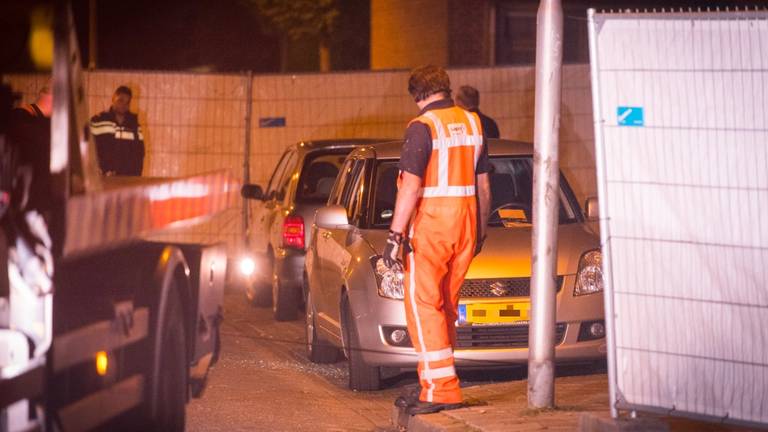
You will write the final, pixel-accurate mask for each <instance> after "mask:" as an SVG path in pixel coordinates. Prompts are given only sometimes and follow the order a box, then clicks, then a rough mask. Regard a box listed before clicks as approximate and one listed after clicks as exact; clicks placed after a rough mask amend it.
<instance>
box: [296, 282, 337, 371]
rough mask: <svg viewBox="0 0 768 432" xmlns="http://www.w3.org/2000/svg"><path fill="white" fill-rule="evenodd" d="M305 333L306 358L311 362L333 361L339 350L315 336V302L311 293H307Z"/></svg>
mask: <svg viewBox="0 0 768 432" xmlns="http://www.w3.org/2000/svg"><path fill="white" fill-rule="evenodd" d="M304 316H305V318H306V320H305V329H306V331H305V334H306V335H307V358H308V359H309V361H311V362H312V363H333V362H335V361H336V359H337V358H339V350H338V349H336V347H335V346H333V345H331V344H330V343H329V342H325V341H322V340H320V339H319V338H318V337H317V327H316V324H315V322H316V321H315V304H314V303H313V300H312V293H309V294H307V307H306V313H305V314H304Z"/></svg>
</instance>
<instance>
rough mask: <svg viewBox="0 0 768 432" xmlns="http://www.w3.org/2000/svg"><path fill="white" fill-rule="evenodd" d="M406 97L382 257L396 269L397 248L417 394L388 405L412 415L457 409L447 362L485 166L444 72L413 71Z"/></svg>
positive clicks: (482, 204)
mask: <svg viewBox="0 0 768 432" xmlns="http://www.w3.org/2000/svg"><path fill="white" fill-rule="evenodd" d="M408 91H409V93H410V94H411V96H412V97H413V98H414V100H415V102H416V105H417V106H418V107H419V109H420V110H421V112H420V113H419V116H418V117H416V118H415V119H413V120H412V121H411V122H410V123H409V125H408V128H407V130H406V133H405V144H404V145H403V149H402V152H401V156H400V166H399V168H400V177H399V179H398V193H397V199H396V201H395V214H394V216H393V218H392V224H391V226H390V231H389V236H388V238H387V245H386V247H385V251H384V256H383V259H384V262H385V264H386V265H387V266H389V267H390V268H397V267H399V266H400V265H401V264H400V263H399V261H398V253H399V252H400V249H401V248H402V249H404V254H405V256H404V261H405V265H404V270H405V308H406V319H407V324H408V332H409V335H410V337H411V340H412V341H413V345H414V348H415V350H416V352H417V354H418V358H419V360H418V372H419V383H420V390H419V392H418V395H405V396H403V397H400V398H398V399H397V400H396V401H395V405H396V406H398V407H401V408H403V409H405V410H406V412H407V413H408V414H411V415H415V414H424V413H431V412H437V411H441V410H445V409H455V408H458V407H460V406H461V402H462V396H461V390H460V388H459V379H458V377H457V376H456V370H455V368H454V358H453V347H454V346H455V344H456V328H455V323H456V319H457V317H458V315H457V309H458V301H459V289H460V288H461V285H462V282H463V281H464V276H465V275H466V272H467V269H468V268H469V264H470V262H471V261H472V258H473V256H475V255H477V253H479V251H480V248H481V247H482V244H483V239H484V238H485V230H486V224H487V221H488V213H489V207H490V195H491V194H490V184H489V179H488V172H489V171H490V167H491V166H490V161H489V160H488V150H487V146H486V144H485V140H484V138H483V130H482V124H481V122H480V119H479V118H478V116H477V115H476V114H474V113H471V112H469V111H466V110H464V109H461V108H459V107H457V106H455V105H454V103H453V100H452V99H451V97H450V95H451V84H450V80H449V78H448V74H447V73H446V72H445V70H443V69H442V68H439V67H435V66H423V67H420V68H417V69H415V70H413V72H412V73H411V76H410V78H409V80H408ZM478 218H479V220H478ZM403 246H405V247H403Z"/></svg>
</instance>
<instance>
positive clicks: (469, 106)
mask: <svg viewBox="0 0 768 432" xmlns="http://www.w3.org/2000/svg"><path fill="white" fill-rule="evenodd" d="M456 105H458V106H460V107H462V108H464V109H465V110H467V111H470V112H473V113H475V114H477V116H478V117H480V123H482V124H483V132H484V134H485V137H486V138H498V137H499V126H498V125H497V124H496V121H495V120H494V119H492V118H490V117H488V116H487V115H485V114H483V113H481V112H480V92H479V91H477V89H476V88H474V87H471V86H461V87H460V88H459V92H458V93H457V94H456Z"/></svg>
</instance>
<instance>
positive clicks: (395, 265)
mask: <svg viewBox="0 0 768 432" xmlns="http://www.w3.org/2000/svg"><path fill="white" fill-rule="evenodd" d="M402 244H403V233H399V232H394V231H389V235H388V236H387V244H386V246H384V253H383V254H382V256H381V258H382V259H383V260H384V265H386V266H387V267H388V268H389V269H394V270H400V271H402V269H403V264H402V263H401V262H400V260H399V259H398V255H399V253H400V247H401V246H402Z"/></svg>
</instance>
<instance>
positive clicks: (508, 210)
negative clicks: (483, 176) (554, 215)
mask: <svg viewBox="0 0 768 432" xmlns="http://www.w3.org/2000/svg"><path fill="white" fill-rule="evenodd" d="M491 166H492V168H491V172H490V174H489V176H490V178H489V180H490V183H491V215H490V218H489V220H488V224H489V225H496V226H499V225H502V224H503V221H504V220H513V219H516V220H518V221H519V222H525V223H531V218H532V217H533V214H532V208H533V206H532V202H533V159H531V158H530V157H494V158H491ZM560 181H561V183H563V184H562V185H561V188H560V194H559V196H560V200H559V201H560V207H559V218H560V223H561V224H562V223H570V222H576V212H575V211H574V209H573V208H572V207H571V202H574V201H573V200H569V199H568V197H567V194H568V193H570V188H568V187H567V184H566V183H565V179H564V177H562V176H561V177H560Z"/></svg>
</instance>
